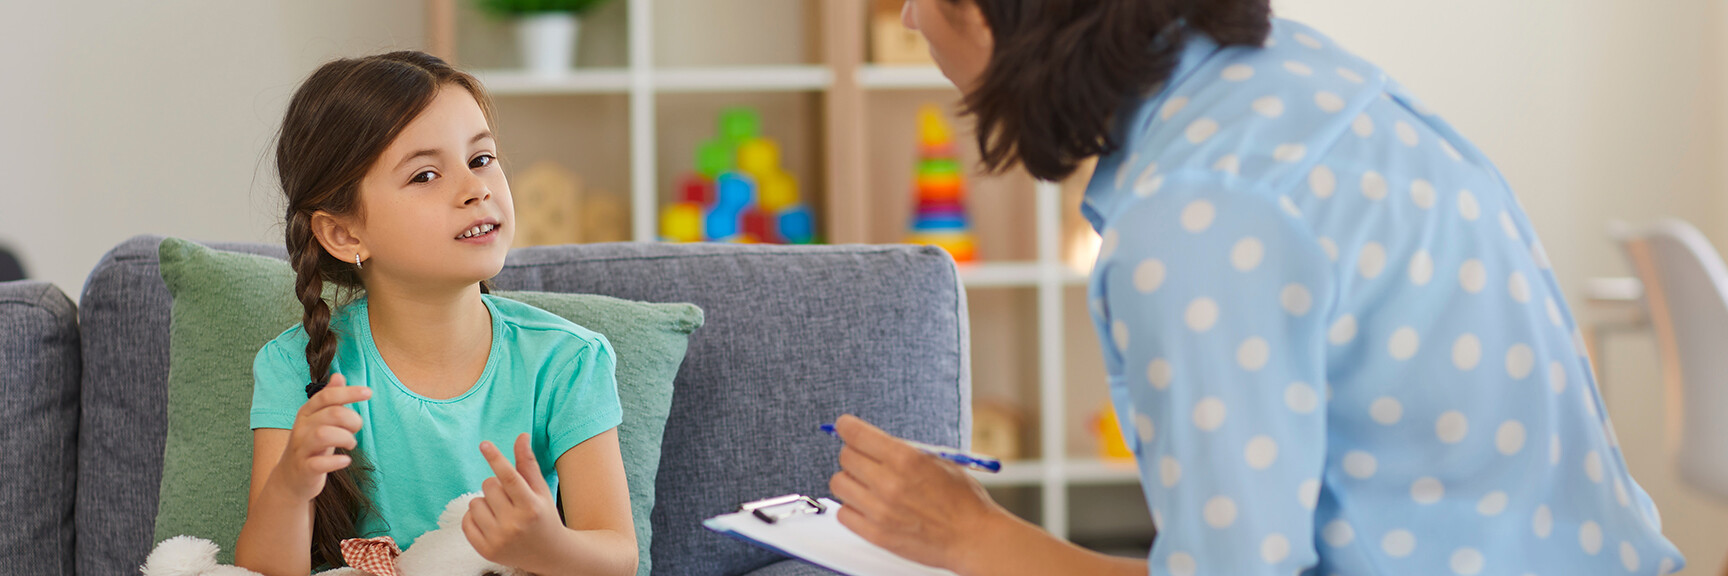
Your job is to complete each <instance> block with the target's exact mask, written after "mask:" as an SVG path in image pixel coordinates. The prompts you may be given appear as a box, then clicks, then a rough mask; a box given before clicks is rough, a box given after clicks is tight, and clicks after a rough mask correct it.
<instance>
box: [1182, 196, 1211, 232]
mask: <svg viewBox="0 0 1728 576" xmlns="http://www.w3.org/2000/svg"><path fill="white" fill-rule="evenodd" d="M1217 215H1218V209H1217V208H1213V207H1212V203H1211V202H1207V201H1205V200H1195V201H1193V202H1190V203H1188V206H1186V207H1184V208H1183V209H1182V229H1183V230H1187V231H1189V232H1193V233H1195V234H1199V233H1201V232H1205V231H1206V229H1207V228H1211V227H1212V219H1213V218H1215V217H1217Z"/></svg>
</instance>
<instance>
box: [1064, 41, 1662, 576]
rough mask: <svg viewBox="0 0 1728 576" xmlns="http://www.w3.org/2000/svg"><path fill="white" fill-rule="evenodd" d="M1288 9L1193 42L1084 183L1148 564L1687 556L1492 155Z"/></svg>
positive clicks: (1225, 569)
mask: <svg viewBox="0 0 1728 576" xmlns="http://www.w3.org/2000/svg"><path fill="white" fill-rule="evenodd" d="M1273 29H1274V31H1273V34H1272V37H1271V38H1270V39H1269V40H1270V41H1269V42H1268V43H1267V44H1266V47H1265V48H1263V49H1248V48H1244V49H1240V50H1237V49H1232V50H1226V51H1220V52H1216V53H1214V52H1210V51H1208V52H1205V53H1203V54H1197V55H1196V56H1195V57H1192V58H1185V59H1184V60H1183V64H1182V65H1183V66H1184V67H1185V70H1186V71H1187V72H1195V71H1199V73H1191V74H1181V73H1178V74H1177V75H1176V76H1173V77H1175V78H1179V80H1178V81H1177V82H1176V83H1174V84H1172V85H1171V86H1169V87H1164V86H1159V87H1156V88H1155V89H1154V90H1155V92H1156V94H1155V95H1153V96H1149V97H1148V99H1147V100H1146V101H1145V102H1146V104H1143V105H1142V106H1141V107H1140V108H1139V109H1136V110H1134V111H1133V112H1132V114H1133V115H1134V116H1133V117H1132V118H1124V119H1122V123H1123V125H1124V126H1129V127H1130V128H1131V129H1132V130H1134V132H1132V135H1130V136H1127V137H1126V138H1125V139H1124V141H1123V142H1121V148H1120V149H1119V150H1117V151H1114V152H1112V153H1111V154H1110V155H1108V156H1106V157H1103V158H1100V160H1099V162H1100V164H1099V165H1100V166H1109V167H1110V168H1109V170H1110V171H1109V172H1102V173H1101V174H1100V176H1099V177H1096V178H1093V180H1092V182H1091V184H1090V185H1089V189H1088V190H1087V192H1086V196H1085V200H1084V204H1082V206H1084V210H1085V213H1086V214H1087V215H1088V216H1089V217H1090V218H1091V219H1093V221H1094V223H1095V224H1096V225H1097V226H1098V227H1099V228H1100V229H1101V230H1102V233H1103V234H1104V236H1105V237H1104V239H1103V240H1102V242H1101V246H1100V250H1099V252H1100V259H1099V260H1098V264H1097V267H1096V270H1097V271H1096V273H1095V274H1096V276H1095V278H1094V283H1093V285H1092V287H1091V289H1090V290H1089V292H1088V294H1087V302H1088V305H1089V306H1090V308H1091V312H1090V315H1091V317H1092V318H1094V321H1095V322H1096V323H1097V327H1098V328H1099V330H1100V332H1101V333H1102V334H1103V336H1104V338H1105V339H1107V340H1111V341H1112V342H1111V344H1112V347H1109V348H1107V349H1106V352H1107V353H1106V354H1105V355H1104V356H1105V364H1106V368H1107V369H1108V370H1109V373H1110V376H1111V378H1110V385H1111V386H1112V387H1113V388H1114V389H1113V390H1112V397H1113V398H1114V399H1115V400H1116V401H1117V402H1122V401H1128V402H1130V404H1129V405H1127V406H1118V407H1117V408H1118V409H1120V410H1121V412H1120V413H1119V414H1120V415H1121V416H1122V417H1123V418H1124V419H1125V422H1124V430H1125V431H1126V432H1127V436H1128V440H1129V442H1130V443H1131V444H1133V445H1134V446H1132V448H1133V450H1134V453H1135V454H1136V457H1137V458H1139V459H1140V461H1141V463H1142V464H1141V469H1142V470H1143V474H1144V475H1145V476H1146V478H1145V484H1146V485H1147V486H1150V487H1152V489H1151V490H1148V491H1147V496H1148V501H1147V503H1148V508H1149V509H1150V511H1151V514H1152V516H1153V522H1154V523H1155V524H1156V525H1158V526H1159V527H1160V542H1159V544H1158V547H1157V548H1156V550H1155V552H1154V555H1153V563H1154V564H1155V565H1157V566H1158V567H1159V568H1160V569H1162V570H1165V571H1168V572H1170V573H1174V574H1189V575H1197V574H1202V573H1204V574H1260V573H1267V574H1273V573H1275V574H1280V575H1286V576H1287V575H1288V574H1290V573H1293V572H1294V571H1297V570H1299V569H1300V568H1301V566H1309V565H1312V563H1313V562H1315V561H1316V557H1315V555H1316V554H1318V561H1319V562H1320V563H1321V565H1331V566H1337V567H1338V571H1339V572H1340V573H1343V572H1345V571H1347V570H1349V569H1348V568H1345V567H1344V566H1345V564H1342V563H1335V562H1334V561H1336V560H1340V559H1344V558H1364V559H1365V561H1366V562H1369V563H1370V564H1369V565H1373V566H1379V567H1383V568H1385V570H1386V571H1391V572H1396V573H1412V574H1414V573H1423V574H1427V573H1436V574H1460V575H1476V574H1509V575H1518V574H1523V573H1524V572H1525V570H1526V569H1528V568H1531V567H1541V569H1540V573H1542V574H1569V573H1584V572H1591V571H1600V568H1599V567H1601V566H1604V565H1605V566H1608V567H1612V568H1613V571H1615V572H1619V571H1620V570H1621V569H1622V568H1625V569H1626V570H1628V571H1629V572H1630V573H1638V574H1648V573H1649V572H1650V571H1652V570H1658V571H1670V570H1671V569H1672V568H1674V564H1675V562H1676V561H1677V559H1678V555H1677V553H1676V552H1675V551H1674V550H1673V549H1672V547H1671V546H1669V545H1668V544H1667V543H1666V542H1663V541H1661V540H1660V537H1659V536H1655V532H1652V531H1651V530H1648V529H1647V528H1648V526H1646V524H1653V523H1654V522H1655V519H1654V518H1655V512H1654V511H1653V510H1648V508H1649V507H1650V506H1649V505H1648V504H1647V502H1644V501H1638V500H1637V498H1638V494H1639V492H1638V488H1637V486H1636V485H1635V484H1633V483H1632V481H1631V479H1630V478H1628V477H1626V476H1625V475H1624V473H1623V472H1622V471H1621V461H1620V460H1619V459H1618V454H1619V453H1618V452H1617V451H1615V440H1614V438H1613V437H1612V432H1611V431H1610V430H1611V427H1609V426H1608V424H1607V422H1606V419H1605V418H1604V417H1603V415H1599V414H1596V413H1595V411H1596V410H1597V409H1598V408H1597V406H1599V402H1598V400H1597V396H1596V394H1595V391H1594V388H1593V387H1592V386H1589V385H1588V382H1589V380H1588V372H1587V370H1588V367H1587V364H1586V359H1585V358H1584V357H1583V353H1584V351H1583V350H1582V349H1581V346H1580V345H1579V344H1578V339H1579V337H1580V334H1581V333H1580V331H1579V329H1578V327H1577V326H1576V325H1573V323H1571V322H1570V321H1569V320H1567V318H1566V317H1565V314H1564V307H1563V305H1562V304H1561V301H1560V298H1561V294H1560V292H1559V290H1558V289H1557V288H1556V283H1555V278H1554V276H1553V275H1552V274H1551V273H1549V272H1547V271H1548V270H1550V269H1551V263H1549V262H1548V259H1547V258H1548V255H1547V254H1546V253H1545V251H1544V250H1543V248H1542V243H1541V242H1540V241H1539V239H1538V238H1536V237H1535V233H1534V231H1533V230H1534V229H1533V228H1532V227H1531V226H1530V225H1529V221H1528V219H1527V218H1526V217H1525V215H1524V212H1523V210H1522V209H1521V208H1520V207H1519V206H1518V202H1517V199H1516V198H1515V197H1514V196H1513V195H1512V194H1511V193H1510V191H1508V190H1506V188H1505V182H1504V180H1503V179H1501V178H1500V177H1499V175H1498V174H1497V173H1496V172H1495V170H1494V169H1493V166H1492V165H1491V163H1490V162H1489V159H1487V158H1484V157H1481V156H1480V155H1478V154H1475V153H1474V151H1473V149H1472V150H1471V151H1470V154H1469V156H1468V157H1466V156H1465V155H1463V154H1460V149H1459V147H1462V146H1463V144H1462V142H1464V141H1463V140H1461V139H1457V138H1456V137H1454V136H1453V132H1452V130H1451V129H1450V128H1449V127H1447V126H1446V125H1445V124H1444V123H1442V121H1441V120H1440V119H1439V118H1436V117H1432V116H1431V114H1432V112H1431V111H1429V110H1427V109H1426V108H1424V107H1422V106H1421V105H1420V104H1419V103H1417V100H1416V99H1415V98H1413V97H1412V96H1411V95H1409V94H1408V93H1406V92H1405V91H1404V89H1403V87H1401V86H1399V85H1398V84H1397V83H1396V82H1393V81H1392V80H1390V79H1389V78H1387V77H1386V76H1385V75H1383V74H1382V73H1381V71H1380V70H1379V69H1378V68H1374V67H1373V66H1372V65H1371V64H1368V63H1365V62H1363V61H1362V60H1360V59H1357V58H1354V57H1349V56H1347V55H1345V54H1344V53H1343V52H1342V51H1341V49H1340V48H1338V47H1337V46H1334V45H1333V44H1332V42H1330V41H1329V40H1327V39H1326V38H1325V37H1323V36H1321V35H1319V34H1318V33H1316V32H1312V31H1311V30H1309V29H1308V28H1306V27H1303V26H1301V25H1299V24H1295V23H1290V22H1286V21H1281V20H1277V21H1275V22H1274V26H1273ZM1118 229H1120V230H1122V231H1124V233H1122V234H1118V233H1117V232H1116V230H1118ZM1129 231H1132V232H1133V233H1132V234H1129V233H1126V232H1129ZM1316 248H1318V250H1316ZM1569 340H1570V341H1571V344H1570V345H1568V344H1567V342H1568V341H1569ZM1578 423H1583V425H1582V426H1579V425H1577V424H1578ZM1562 433H1564V434H1565V438H1562V437H1561V436H1562ZM1543 440H1547V441H1546V442H1544V441H1543ZM1460 462H1467V463H1470V465H1469V466H1467V467H1464V468H1460V467H1458V466H1453V465H1451V464H1454V463H1460ZM1533 486H1540V487H1542V488H1541V489H1536V488H1533ZM1280 495H1282V496H1280ZM1291 498H1294V502H1292V501H1291V500H1290V499H1291ZM1291 504H1295V506H1292V505H1291ZM1628 519H1630V520H1628ZM1166 520H1168V521H1169V524H1168V525H1166V524H1165V521H1166ZM1629 522H1630V523H1631V524H1629V525H1622V524H1628V523H1629ZM1489 534H1493V535H1502V536H1506V535H1510V537H1500V536H1496V537H1492V538H1487V537H1483V535H1489ZM1517 534H1522V535H1523V536H1521V537H1518V536H1516V535H1517ZM1532 543H1540V544H1541V545H1538V546H1531V544H1532ZM1574 543H1576V544H1574ZM1574 545H1576V546H1577V547H1576V548H1574V547H1573V546H1574ZM1538 553H1540V554H1541V561H1540V562H1536V561H1533V559H1534V558H1536V555H1537V554H1538ZM1663 562H1667V564H1662V563H1663ZM1160 573H1163V572H1160ZM1317 576H1330V575H1327V574H1321V575H1317ZM1526 576H1528V575H1526Z"/></svg>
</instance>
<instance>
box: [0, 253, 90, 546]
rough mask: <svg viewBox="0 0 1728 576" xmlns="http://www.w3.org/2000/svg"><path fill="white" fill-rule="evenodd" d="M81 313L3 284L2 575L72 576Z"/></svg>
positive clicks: (42, 287)
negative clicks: (49, 575) (19, 573)
mask: <svg viewBox="0 0 1728 576" xmlns="http://www.w3.org/2000/svg"><path fill="white" fill-rule="evenodd" d="M77 445H78V312H77V310H76V309H75V308H74V307H73V305H72V300H70V299H68V298H67V297H66V294H65V293H62V292H61V291H60V289H59V288H55V287H54V285H53V284H49V283H47V282H36V281H15V282H0V510H4V511H5V513H4V514H0V518H4V519H5V522H0V558H4V559H6V564H5V566H0V572H10V571H12V570H19V569H23V570H25V571H28V572H30V573H34V574H51V575H55V576H71V575H72V574H73V573H74V570H75V566H74V556H73V536H74V528H73V516H72V492H73V486H74V484H75V479H76V474H77V472H76V464H77Z"/></svg>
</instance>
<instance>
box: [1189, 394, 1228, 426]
mask: <svg viewBox="0 0 1728 576" xmlns="http://www.w3.org/2000/svg"><path fill="white" fill-rule="evenodd" d="M1224 413H1225V407H1224V401H1223V400H1219V399H1217V398H1206V399H1203V400H1201V401H1200V402H1199V403H1197V404H1195V405H1194V426H1195V427H1196V428H1199V429H1201V430H1204V431H1207V432H1211V431H1214V430H1217V429H1218V427H1219V426H1223V425H1224Z"/></svg>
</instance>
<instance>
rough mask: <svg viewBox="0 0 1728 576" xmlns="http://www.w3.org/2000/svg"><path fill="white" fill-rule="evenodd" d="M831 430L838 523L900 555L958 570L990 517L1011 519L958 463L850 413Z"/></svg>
mask: <svg viewBox="0 0 1728 576" xmlns="http://www.w3.org/2000/svg"><path fill="white" fill-rule="evenodd" d="M835 429H836V431H837V432H838V433H839V434H840V438H841V439H842V440H844V441H845V442H846V446H845V447H844V448H841V449H840V472H839V473H837V474H835V475H834V477H833V478H832V479H830V480H829V481H828V488H829V490H831V491H833V493H834V496H835V497H836V498H838V499H840V500H841V501H842V502H844V503H845V504H846V505H845V506H844V507H842V508H841V509H840V517H839V519H840V524H841V525H843V526H845V527H846V528H848V529H850V530H852V531H853V532H854V533H857V534H858V535H859V536H861V537H863V538H864V539H865V540H868V541H870V542H871V543H873V544H876V545H877V546H881V547H883V548H885V549H887V550H888V551H890V552H893V553H895V554H898V555H900V556H902V557H905V558H906V559H909V560H913V561H915V562H919V563H921V564H926V565H929V566H935V567H938V568H945V569H949V570H954V571H956V572H962V573H964V570H962V567H964V566H966V565H967V564H968V563H969V562H970V555H972V554H975V553H979V552H980V551H981V550H983V548H984V546H982V545H981V544H984V543H985V541H984V539H986V538H988V536H986V533H987V532H988V531H989V529H990V528H991V526H992V525H993V523H995V522H996V521H998V520H1002V519H1005V518H1011V517H1009V515H1008V512H1007V511H1006V510H1004V509H1002V507H1001V506H999V505H997V504H996V502H995V501H993V500H991V499H990V495H989V494H988V493H986V492H985V491H984V487H983V486H982V485H980V484H978V482H977V481H975V480H973V479H972V478H971V477H970V476H968V475H967V474H966V472H965V470H963V469H961V468H960V467H959V466H957V465H954V464H951V463H948V462H946V461H943V460H941V459H939V458H936V457H934V456H930V455H928V454H924V453H923V452H919V451H918V450H916V449H914V448H912V447H911V446H908V445H907V444H906V443H904V442H901V441H900V440H899V439H897V438H895V437H893V436H889V435H888V434H887V433H886V432H883V431H882V430H880V429H877V428H876V427H875V426H871V425H870V424H869V423H867V422H865V421H863V420H861V419H858V418H857V417H854V416H851V415H846V416H841V417H840V420H839V421H837V422H836V423H835Z"/></svg>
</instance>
